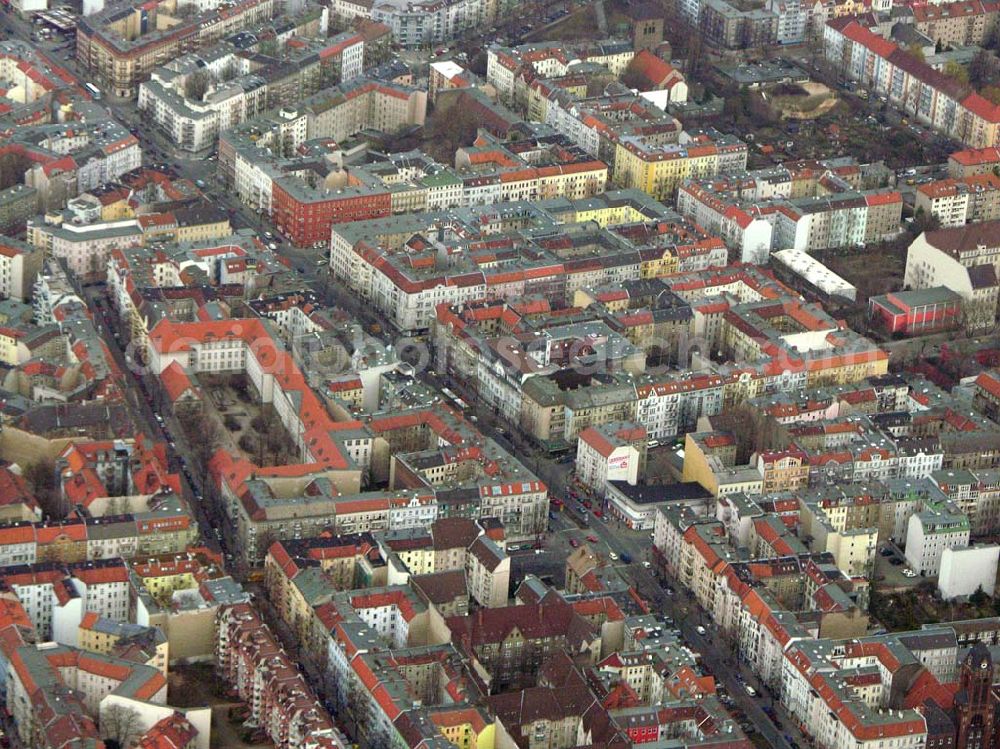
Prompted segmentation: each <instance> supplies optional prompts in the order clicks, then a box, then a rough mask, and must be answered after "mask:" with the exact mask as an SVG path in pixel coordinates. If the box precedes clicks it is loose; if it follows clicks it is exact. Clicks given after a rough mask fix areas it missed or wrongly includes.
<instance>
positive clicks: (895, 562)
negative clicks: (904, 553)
mask: <svg viewBox="0 0 1000 749" xmlns="http://www.w3.org/2000/svg"><path fill="white" fill-rule="evenodd" d="M902 563H903V560H902V559H900V558H899V557H893V558H892V559H890V560H889V564H891V565H892V566H893V567H899V566H900V565H901V564H902Z"/></svg>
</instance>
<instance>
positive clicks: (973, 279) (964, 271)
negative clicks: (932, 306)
mask: <svg viewBox="0 0 1000 749" xmlns="http://www.w3.org/2000/svg"><path fill="white" fill-rule="evenodd" d="M998 228H1000V222H997V221H992V222H986V223H979V224H968V225H967V226H961V227H953V228H950V229H939V230H937V231H931V232H924V233H923V234H921V235H920V236H919V237H917V238H916V239H915V240H913V242H912V243H911V244H910V247H909V249H908V250H907V253H906V273H905V276H904V282H905V283H906V285H907V286H908V287H910V288H912V289H928V288H933V287H937V286H944V287H946V288H948V289H950V290H951V291H954V292H955V293H956V294H958V295H959V296H961V297H962V299H963V300H964V317H965V325H966V327H967V328H970V329H979V328H983V327H989V326H992V325H993V322H994V320H995V319H996V313H997V267H998V263H1000V246H998V244H1000V243H998V241H997V231H998Z"/></svg>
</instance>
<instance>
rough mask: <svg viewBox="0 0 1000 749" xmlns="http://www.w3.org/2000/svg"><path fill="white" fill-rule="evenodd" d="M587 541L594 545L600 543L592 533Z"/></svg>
mask: <svg viewBox="0 0 1000 749" xmlns="http://www.w3.org/2000/svg"><path fill="white" fill-rule="evenodd" d="M587 540H588V541H590V543H592V544H596V543H598V539H597V536H595V535H594V534H593V533H591V534H590V535H589V536H587Z"/></svg>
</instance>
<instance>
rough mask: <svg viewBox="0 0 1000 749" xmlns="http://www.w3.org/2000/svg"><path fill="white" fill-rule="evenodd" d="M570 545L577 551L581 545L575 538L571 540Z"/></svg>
mask: <svg viewBox="0 0 1000 749" xmlns="http://www.w3.org/2000/svg"><path fill="white" fill-rule="evenodd" d="M569 545H570V546H572V547H573V548H574V549H575V548H576V547H578V546H579V545H580V542H579V541H577V540H576V539H575V538H571V539H570V540H569Z"/></svg>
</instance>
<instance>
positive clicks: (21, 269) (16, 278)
mask: <svg viewBox="0 0 1000 749" xmlns="http://www.w3.org/2000/svg"><path fill="white" fill-rule="evenodd" d="M42 258H43V253H42V251H41V250H40V249H38V248H37V247H35V246H33V245H30V244H27V243H25V242H21V241H19V240H17V239H11V238H9V237H3V238H2V239H0V296H2V297H3V298H5V299H18V300H20V301H22V302H25V301H28V299H30V298H31V290H32V289H33V288H34V285H35V279H36V278H37V277H38V274H39V273H40V272H41V270H42Z"/></svg>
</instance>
